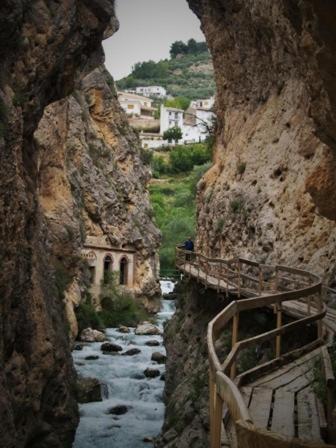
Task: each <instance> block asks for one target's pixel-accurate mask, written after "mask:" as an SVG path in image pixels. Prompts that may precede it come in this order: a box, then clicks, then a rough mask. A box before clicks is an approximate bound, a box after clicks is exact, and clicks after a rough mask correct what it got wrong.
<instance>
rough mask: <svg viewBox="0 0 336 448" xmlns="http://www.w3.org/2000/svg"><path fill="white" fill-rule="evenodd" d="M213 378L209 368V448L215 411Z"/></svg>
mask: <svg viewBox="0 0 336 448" xmlns="http://www.w3.org/2000/svg"><path fill="white" fill-rule="evenodd" d="M215 395H216V389H215V376H214V375H213V373H212V371H211V367H210V368H209V420H210V438H211V448H212V438H213V432H214V431H213V423H214V409H215V399H216V397H215Z"/></svg>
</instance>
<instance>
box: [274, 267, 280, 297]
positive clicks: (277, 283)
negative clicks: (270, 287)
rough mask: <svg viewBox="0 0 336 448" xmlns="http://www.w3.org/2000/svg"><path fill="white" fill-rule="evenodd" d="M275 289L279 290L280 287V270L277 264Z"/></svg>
mask: <svg viewBox="0 0 336 448" xmlns="http://www.w3.org/2000/svg"><path fill="white" fill-rule="evenodd" d="M274 289H275V291H278V289H279V272H278V268H277V266H275V280H274Z"/></svg>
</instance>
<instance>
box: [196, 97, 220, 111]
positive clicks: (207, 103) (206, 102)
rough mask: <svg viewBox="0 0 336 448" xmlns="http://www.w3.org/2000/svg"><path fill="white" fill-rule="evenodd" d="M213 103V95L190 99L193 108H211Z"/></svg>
mask: <svg viewBox="0 0 336 448" xmlns="http://www.w3.org/2000/svg"><path fill="white" fill-rule="evenodd" d="M214 105H215V97H214V96H212V97H210V98H206V99H200V100H194V101H191V103H190V107H191V108H193V109H204V110H210V109H213V107H214Z"/></svg>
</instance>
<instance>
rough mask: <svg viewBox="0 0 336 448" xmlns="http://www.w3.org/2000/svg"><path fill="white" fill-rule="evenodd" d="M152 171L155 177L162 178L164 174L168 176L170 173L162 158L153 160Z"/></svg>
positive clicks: (154, 157)
mask: <svg viewBox="0 0 336 448" xmlns="http://www.w3.org/2000/svg"><path fill="white" fill-rule="evenodd" d="M151 166H152V170H153V174H154V177H160V175H162V174H166V173H168V171H169V167H168V165H167V163H166V161H165V159H164V158H163V157H161V156H155V155H154V156H153V158H152V163H151Z"/></svg>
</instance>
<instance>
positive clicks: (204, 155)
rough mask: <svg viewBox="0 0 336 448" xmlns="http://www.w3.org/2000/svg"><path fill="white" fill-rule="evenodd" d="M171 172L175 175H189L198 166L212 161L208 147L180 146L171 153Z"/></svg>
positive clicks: (203, 145) (201, 144)
mask: <svg viewBox="0 0 336 448" xmlns="http://www.w3.org/2000/svg"><path fill="white" fill-rule="evenodd" d="M169 161H170V167H171V171H172V172H173V173H188V172H190V171H191V170H192V169H193V167H194V166H196V165H204V164H205V163H207V162H210V161H211V153H210V150H209V148H208V147H207V145H205V144H203V143H198V144H195V145H180V146H176V147H175V148H173V149H172V150H171V151H170V153H169Z"/></svg>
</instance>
